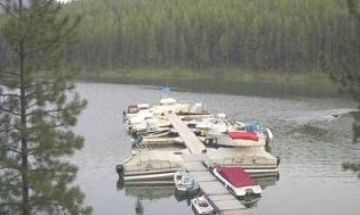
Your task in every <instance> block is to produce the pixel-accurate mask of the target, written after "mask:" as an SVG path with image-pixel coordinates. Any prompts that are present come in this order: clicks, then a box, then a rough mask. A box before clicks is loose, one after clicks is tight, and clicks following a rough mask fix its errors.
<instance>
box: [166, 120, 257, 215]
mask: <svg viewBox="0 0 360 215" xmlns="http://www.w3.org/2000/svg"><path fill="white" fill-rule="evenodd" d="M167 117H168V119H169V121H170V123H171V124H172V126H173V127H174V128H175V129H176V130H177V131H178V134H179V136H180V137H181V139H182V140H183V141H184V144H185V146H186V147H187V148H188V149H189V151H190V153H191V154H190V155H183V156H182V159H183V161H184V164H183V167H184V168H185V169H186V170H187V171H188V172H189V173H190V174H191V175H192V176H193V177H194V179H195V181H197V182H198V183H199V186H200V188H201V190H202V191H203V192H204V195H205V196H206V197H207V199H208V200H209V202H210V204H211V205H212V206H213V207H214V208H215V209H216V211H217V213H218V214H222V215H233V214H234V215H235V214H236V215H250V214H251V210H250V209H248V208H246V207H245V206H243V205H242V204H241V202H240V201H238V200H237V199H236V198H235V197H234V196H233V195H232V194H231V193H230V192H229V191H228V190H227V189H226V188H225V186H224V185H223V184H222V183H221V182H220V181H218V180H217V179H216V178H215V176H214V175H213V174H212V173H210V172H209V169H208V168H207V167H205V165H204V163H209V162H211V161H210V159H209V158H208V156H207V155H206V148H205V146H204V145H203V143H202V142H201V141H200V140H199V139H198V138H197V137H196V136H195V134H194V133H193V132H191V131H190V129H189V128H188V127H187V126H186V125H185V124H184V123H183V122H182V121H181V119H180V118H179V117H178V116H177V115H175V114H168V115H167Z"/></svg>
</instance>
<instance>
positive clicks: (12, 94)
mask: <svg viewBox="0 0 360 215" xmlns="http://www.w3.org/2000/svg"><path fill="white" fill-rule="evenodd" d="M0 97H16V98H20V95H18V94H14V93H5V94H4V93H3V94H0Z"/></svg>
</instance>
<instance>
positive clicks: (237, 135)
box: [228, 131, 259, 141]
mask: <svg viewBox="0 0 360 215" xmlns="http://www.w3.org/2000/svg"><path fill="white" fill-rule="evenodd" d="M228 136H229V137H230V138H231V139H233V140H252V141H259V137H258V136H257V135H256V134H255V133H250V132H246V131H230V132H228Z"/></svg>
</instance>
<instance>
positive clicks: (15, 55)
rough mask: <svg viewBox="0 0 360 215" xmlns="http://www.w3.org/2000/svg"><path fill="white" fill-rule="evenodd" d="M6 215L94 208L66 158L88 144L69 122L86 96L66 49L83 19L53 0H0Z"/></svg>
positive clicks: (0, 145) (1, 204)
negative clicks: (77, 184)
mask: <svg viewBox="0 0 360 215" xmlns="http://www.w3.org/2000/svg"><path fill="white" fill-rule="evenodd" d="M0 3H1V4H0V5H1V7H2V8H4V9H5V10H4V11H6V13H3V14H0V15H1V19H2V21H1V25H0V34H1V35H0V36H1V37H2V38H4V40H5V44H6V46H5V48H3V47H2V49H1V50H6V52H7V55H8V56H9V59H10V60H8V61H6V63H5V64H4V65H1V67H0V122H1V123H0V213H1V214H3V213H4V214H14V215H16V214H22V215H30V214H73V215H75V214H89V213H90V212H91V208H89V207H85V206H83V200H84V194H82V193H81V191H80V189H79V188H78V187H75V186H73V185H72V182H73V181H74V179H75V176H76V172H77V168H76V167H75V166H73V165H71V164H70V163H69V162H67V161H66V160H65V159H63V156H65V155H67V156H68V155H72V154H73V153H74V152H75V151H76V150H79V149H80V148H81V147H82V146H83V138H82V137H80V136H77V135H75V134H74V133H73V132H72V131H71V130H70V128H71V127H72V126H74V125H75V124H76V121H77V120H76V116H77V115H78V114H79V113H80V112H81V110H83V109H84V108H85V105H86V102H85V101H84V100H81V99H80V97H79V95H78V94H77V93H76V92H74V88H75V86H74V84H73V83H72V80H73V78H74V75H75V74H76V73H77V72H76V70H74V69H66V67H65V66H64V61H63V55H64V53H65V50H66V46H67V45H69V44H71V42H73V41H74V39H75V36H76V31H75V30H76V27H77V23H78V19H76V20H72V19H70V17H68V16H64V15H60V12H61V8H62V7H61V5H60V4H58V3H57V2H56V1H55V0H29V1H24V0H10V1H9V0H0Z"/></svg>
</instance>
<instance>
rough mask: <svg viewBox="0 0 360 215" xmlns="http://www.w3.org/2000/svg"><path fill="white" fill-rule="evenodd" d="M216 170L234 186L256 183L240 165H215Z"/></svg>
mask: <svg viewBox="0 0 360 215" xmlns="http://www.w3.org/2000/svg"><path fill="white" fill-rule="evenodd" d="M216 170H217V171H218V173H219V174H220V175H221V176H222V177H223V178H224V179H226V180H227V181H228V182H230V183H231V184H232V185H233V186H234V187H244V186H252V185H256V181H255V180H254V179H252V178H250V176H249V175H248V174H247V173H246V172H245V171H244V169H243V168H241V167H217V168H216Z"/></svg>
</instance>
